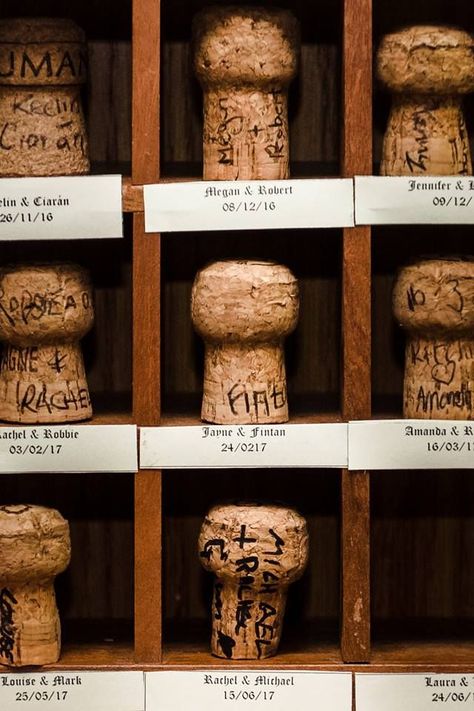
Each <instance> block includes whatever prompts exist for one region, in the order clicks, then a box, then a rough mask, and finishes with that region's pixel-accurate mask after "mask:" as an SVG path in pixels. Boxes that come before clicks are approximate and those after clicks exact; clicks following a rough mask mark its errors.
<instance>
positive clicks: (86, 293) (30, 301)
mask: <svg viewBox="0 0 474 711" xmlns="http://www.w3.org/2000/svg"><path fill="white" fill-rule="evenodd" d="M93 321H94V310H93V301H92V291H91V284H90V279H89V273H88V272H87V270H86V269H83V268H82V267H80V266H78V265H75V264H67V263H65V264H31V265H27V264H18V265H11V266H7V267H4V268H2V269H0V338H1V339H4V340H6V341H9V342H10V343H12V344H13V345H19V346H26V345H30V344H31V343H36V344H38V343H41V344H47V343H56V342H57V341H58V337H59V340H60V341H62V342H67V341H75V340H79V339H80V338H82V336H84V335H85V334H86V333H87V331H89V329H90V328H91V326H92V323H93Z"/></svg>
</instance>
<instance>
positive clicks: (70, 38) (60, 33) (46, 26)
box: [0, 17, 86, 44]
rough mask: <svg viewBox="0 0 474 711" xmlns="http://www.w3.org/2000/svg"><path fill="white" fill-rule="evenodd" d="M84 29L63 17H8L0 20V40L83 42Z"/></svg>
mask: <svg viewBox="0 0 474 711" xmlns="http://www.w3.org/2000/svg"><path fill="white" fill-rule="evenodd" d="M85 41H86V36H85V33H84V30H83V29H82V28H81V27H79V25H76V23H75V22H73V21H72V20H68V19H67V18H65V17H9V18H6V19H2V20H0V42H13V43H18V44H30V43H31V44H33V43H34V44H36V43H37V42H46V43H57V42H85Z"/></svg>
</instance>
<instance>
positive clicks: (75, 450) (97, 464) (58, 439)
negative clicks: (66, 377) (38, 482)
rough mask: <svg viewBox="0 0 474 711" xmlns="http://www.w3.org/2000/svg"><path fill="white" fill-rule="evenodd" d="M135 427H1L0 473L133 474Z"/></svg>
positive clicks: (135, 467) (134, 469)
mask: <svg viewBox="0 0 474 711" xmlns="http://www.w3.org/2000/svg"><path fill="white" fill-rule="evenodd" d="M137 468H138V453H137V428H136V425H48V426H43V425H41V426H40V425H27V426H25V427H21V426H19V427H0V473H1V474H11V473H13V474H16V473H22V472H49V471H53V472H71V473H72V472H136V471H137Z"/></svg>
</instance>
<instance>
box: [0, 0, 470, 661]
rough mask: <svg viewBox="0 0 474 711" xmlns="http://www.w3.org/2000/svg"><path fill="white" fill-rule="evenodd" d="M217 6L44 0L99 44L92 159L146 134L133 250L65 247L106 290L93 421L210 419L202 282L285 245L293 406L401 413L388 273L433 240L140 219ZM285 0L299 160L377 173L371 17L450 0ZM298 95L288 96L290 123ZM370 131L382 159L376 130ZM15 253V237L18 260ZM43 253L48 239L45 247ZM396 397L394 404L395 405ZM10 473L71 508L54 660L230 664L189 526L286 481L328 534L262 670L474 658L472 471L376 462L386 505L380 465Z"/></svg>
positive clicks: (306, 172)
mask: <svg viewBox="0 0 474 711" xmlns="http://www.w3.org/2000/svg"><path fill="white" fill-rule="evenodd" d="M15 4H16V3H15V2H13V0H6V2H5V10H3V9H2V12H4V13H5V14H7V15H14V14H15V11H16V8H15ZM28 4H31V8H28ZM204 4H205V3H204V2H201V0H180V1H179V2H175V1H174V0H162V3H161V7H160V1H159V0H123V2H122V3H120V4H119V6H116V4H115V3H108V2H105V3H103V4H101V8H105V9H103V12H102V10H101V13H102V14H101V16H100V17H98V16H97V15H96V14H95V13H96V12H98V9H97V8H96V7H95V6H93V5H87V4H86V5H84V4H83V3H81V2H75V1H74V0H73V2H71V3H70V4H69V5H68V6H67V8H65V7H63V3H60V2H59V0H57V1H56V0H43V2H42V3H41V6H44V9H43V14H45V15H47V14H50V15H57V16H61V15H62V14H64V12H65V10H67V14H68V15H69V16H70V17H72V18H73V19H75V20H76V21H77V22H78V23H79V24H82V25H83V26H84V28H85V29H86V32H87V33H88V34H89V37H90V38H91V48H92V50H93V51H92V54H91V67H92V77H93V78H94V81H95V83H93V84H92V89H93V91H92V98H90V100H89V112H90V119H89V121H90V125H91V132H92V133H91V135H92V146H93V151H95V154H94V152H93V156H92V157H93V159H95V166H94V170H95V172H98V171H99V170H100V165H99V164H100V163H101V162H103V161H108V163H109V164H110V162H112V165H113V167H112V169H109V167H107V170H108V172H113V170H115V171H117V170H118V169H120V170H121V172H124V171H123V169H122V168H121V163H122V162H123V161H124V160H125V161H127V158H128V154H127V145H129V140H130V139H131V147H132V151H131V156H130V157H131V171H129V170H128V169H127V168H126V169H125V174H126V177H125V178H124V191H123V194H124V209H125V211H126V212H130V213H132V220H133V224H130V221H129V220H128V216H127V219H126V224H125V227H126V230H125V240H124V241H123V243H120V244H119V245H118V246H116V243H114V244H113V245H112V247H111V244H110V243H107V244H105V245H104V244H98V243H94V244H91V245H87V247H86V248H85V251H83V250H84V248H83V247H82V243H80V244H79V243H74V244H72V245H71V244H69V245H66V246H64V245H63V246H61V245H59V246H56V244H55V246H54V249H55V250H58V251H59V252H60V253H61V255H62V254H63V253H64V254H67V255H68V256H69V257H70V258H71V259H72V258H76V259H77V254H81V255H82V261H84V262H85V263H86V264H88V265H89V266H92V267H93V271H94V277H95V281H96V283H97V284H98V286H99V296H98V318H97V324H98V325H97V329H96V336H95V339H96V340H95V341H94V342H91V343H90V344H89V351H90V354H89V355H90V357H91V358H94V359H95V360H94V363H96V361H97V358H98V362H99V365H94V367H93V373H92V378H91V382H92V385H91V391H92V397H93V398H94V395H95V396H96V399H99V400H100V395H101V394H102V393H103V394H105V393H107V392H108V393H109V394H110V392H111V393H112V395H113V398H111V399H109V401H107V399H105V402H106V404H105V405H104V407H103V408H102V410H101V409H100V408H99V414H98V416H97V418H96V419H95V420H94V424H96V423H99V424H102V423H108V424H110V423H117V422H121V423H123V422H133V423H135V424H137V425H139V426H145V425H146V426H157V425H159V424H160V423H165V424H198V423H199V405H198V400H199V389H200V383H199V379H200V370H201V366H202V364H201V363H200V358H201V354H200V352H199V346H198V345H197V339H194V336H193V335H192V330H191V326H190V320H189V315H188V299H189V292H190V286H191V282H192V278H193V276H194V273H195V271H196V269H197V268H199V266H201V265H202V264H203V263H205V262H206V261H209V260H210V259H213V258H217V257H222V256H239V253H241V252H242V251H246V252H251V254H252V256H253V254H257V255H260V256H267V257H275V258H277V259H280V260H281V261H283V262H284V263H287V264H289V266H291V267H292V269H293V270H294V271H295V273H296V275H297V276H298V277H299V278H300V279H301V283H302V292H303V306H302V320H301V324H300V326H299V328H298V331H297V334H296V336H295V337H292V342H291V343H290V345H289V384H290V396H291V397H292V400H291V401H290V405H291V404H292V403H294V407H293V414H292V420H291V421H293V422H328V421H331V422H334V421H336V422H337V421H343V422H345V421H349V420H353V419H370V417H371V416H372V405H374V415H373V416H374V417H381V416H387V415H389V416H392V417H401V364H400V360H399V353H398V350H399V344H400V343H401V340H400V339H401V336H398V335H396V329H395V326H393V327H392V317H391V312H390V284H391V281H392V278H393V275H394V272H395V270H396V268H397V267H398V266H400V265H401V264H403V261H404V260H405V259H406V258H407V257H408V256H409V255H410V254H417V253H419V250H422V253H423V252H424V253H426V252H427V251H430V250H431V249H432V230H426V229H417V230H416V234H415V233H414V230H408V229H406V228H404V229H402V230H400V231H399V232H398V231H397V232H395V231H394V230H393V229H392V230H388V229H382V228H380V229H377V230H375V231H374V239H373V240H371V230H370V228H368V227H357V228H347V229H344V230H340V231H338V230H332V231H318V230H311V231H306V232H305V234H298V233H296V232H293V231H280V232H279V233H278V234H276V235H275V234H272V235H271V236H270V235H269V234H268V233H266V232H261V233H256V234H252V235H249V234H247V233H242V234H239V233H233V234H232V235H230V236H229V235H215V234H211V235H209V234H191V235H185V236H183V235H172V236H170V235H166V236H164V237H163V238H160V236H159V235H152V234H145V230H144V214H143V196H142V192H143V190H142V186H143V185H144V184H150V183H156V182H160V181H167V182H168V181H170V180H173V179H180V180H183V179H184V180H190V179H198V178H199V170H200V166H199V160H200V158H199V118H198V117H199V90H198V88H197V86H196V85H194V84H192V82H191V80H190V79H189V78H188V77H189V68H188V65H187V59H188V53H189V31H190V19H191V17H192V15H193V14H194V13H195V12H196V11H197V10H199V9H200V8H201V7H202V6H204ZM261 4H262V5H264V4H265V0H262V2H261ZM279 4H280V5H282V6H288V7H291V8H292V10H293V12H294V13H295V15H296V16H297V17H299V19H300V20H301V21H302V27H303V67H302V74H301V78H300V80H299V87H298V88H296V89H292V92H293V94H290V96H293V97H294V99H295V101H294V105H296V104H297V103H298V102H300V105H301V106H302V109H301V111H299V112H298V110H295V111H296V113H295V115H294V116H293V118H292V121H293V125H295V124H297V126H298V130H297V131H295V141H294V144H293V145H294V148H293V149H292V150H293V158H294V160H293V161H292V175H293V176H294V177H307V176H312V177H318V176H321V175H328V174H330V175H331V174H332V175H335V176H339V177H341V176H343V177H352V176H354V175H370V174H372V173H373V172H374V167H373V160H372V145H373V118H372V116H373V106H372V103H373V102H372V66H373V53H372V25H373V21H374V26H375V28H376V33H375V41H378V36H379V34H380V33H381V32H383V31H387V30H389V29H392V28H393V27H396V26H399V25H400V24H403V23H407V22H429V21H431V20H437V19H439V16H440V14H442V13H443V12H445V10H444V9H443V7H442V5H443V3H442V2H434V0H432V1H431V2H428V0H426V1H425V0H424V1H423V2H420V3H416V8H415V7H411V6H412V5H414V4H413V3H412V2H404V1H399V2H397V3H384V2H380V1H379V2H378V3H375V7H374V9H372V3H371V0H341V2H340V3H337V2H334V3H333V2H331V1H330V0H326V1H325V2H322V3H314V4H313V3H306V2H304V0H297V1H296V2H291V1H287V2H281V3H279ZM24 5H25V7H24V14H25V15H26V14H27V13H28V10H31V12H32V13H34V14H38V6H37V3H33V2H31V3H29V2H25V3H24ZM449 5H450V12H451V13H454V14H451V15H450V18H451V20H450V21H451V22H457V23H458V24H460V25H462V26H464V27H465V28H466V29H471V30H472V29H474V10H473V8H471V3H469V2H468V0H459V2H453V3H449ZM446 12H447V11H446ZM434 14H436V15H437V16H436V17H434V16H433V15H434ZM456 15H458V16H456ZM160 17H161V19H162V22H161V25H160ZM448 19H449V18H448ZM130 46H131V61H132V71H131V83H130V82H129V78H130V76H129V68H130V54H129V51H130V50H129V48H130ZM160 59H161V73H160ZM339 60H340V61H339ZM340 62H342V79H341V78H340V77H341V73H340V72H341V66H340ZM321 77H323V79H324V81H323V79H321ZM318 82H320V86H321V92H319V93H318V92H316V88H317V85H318ZM160 87H161V92H160ZM311 92H314V94H311ZM379 102H380V106H381V107H382V113H383V107H384V106H385V107H386V105H387V102H386V99H385V98H384V97H383V95H382V94H381V93H380V94H376V102H375V103H376V106H375V109H376V110H375V116H376V118H377V117H378V113H377V112H378V110H379ZM130 106H131V135H130V134H129V133H128V132H129V129H130V122H129V121H128V117H129V111H130ZM291 106H292V104H291V99H290V117H291V116H292V113H291V112H292V108H291ZM92 110H93V111H94V112H95V113H94V114H93V113H92ZM318 111H319V115H318V113H317V112H318ZM124 117H125V118H124ZM318 120H319V123H318ZM377 120H378V118H377ZM472 125H473V124H472V123H471V126H472ZM377 130H378V127H377ZM160 135H161V140H160ZM290 135H291V133H290ZM376 139H377V140H376V141H375V146H376V150H375V159H376V160H377V159H378V156H379V155H380V140H379V139H378V132H376ZM338 159H339V163H338V162H337V161H338ZM436 234H437V237H436V240H435V242H436V248H437V250H438V251H441V252H446V253H448V250H449V249H452V244H453V242H452V240H454V242H455V244H456V246H457V247H458V249H460V250H461V251H463V252H468V251H469V246H468V237H467V236H466V235H467V231H466V230H463V229H462V228H457V229H451V230H444V231H442V232H437V233H436ZM399 235H400V236H399ZM447 237H449V239H446V238H447ZM394 238H395V239H394ZM446 244H448V246H447V247H446V246H445V245H446ZM394 245H395V246H394ZM21 249H24V246H22V245H20V246H18V245H17V246H13V247H10V248H9V251H8V257H9V258H11V257H14V256H16V254H17V253H18V252H20V253H21ZM31 249H32V250H34V252H35V253H38V254H41V253H42V252H43V253H44V254H51V251H48V250H51V246H50V245H47V244H46V243H39V244H37V245H35V246H34V247H33V246H31ZM55 256H57V255H56V252H55ZM79 261H81V260H79ZM372 263H373V266H372ZM160 270H161V273H162V277H161V278H160ZM110 275H112V276H110ZM372 304H373V305H374V309H373V315H372ZM160 306H161V309H160ZM160 311H161V314H162V319H161V317H160ZM372 324H373V337H372V336H371V331H372ZM132 326H133V327H132ZM132 334H133V335H132ZM394 338H398V339H399V340H398V341H397V343H398V346H395V347H394V346H393V343H392V340H393V339H394ZM160 348H161V356H160ZM397 348H398V350H397ZM384 349H386V350H384ZM372 356H373V363H374V365H373V367H372V366H371V359H372ZM86 357H87V350H86ZM131 362H132V363H133V372H131V371H130V363H131ZM160 370H162V375H161V374H160ZM372 387H373V388H374V395H373V397H372V394H371V391H372ZM379 395H380V396H381V397H379ZM382 396H383V397H382ZM387 399H388V401H389V403H392V402H393V401H395V402H396V405H395V406H394V407H393V406H392V405H391V404H389V406H388V408H387V407H386V405H385V402H386V401H387ZM162 403H163V407H162ZM5 481H6V486H5V493H4V496H2V499H3V498H5V497H6V498H10V500H12V501H13V500H15V501H16V500H22V499H25V498H29V499H31V500H32V503H46V504H47V505H53V506H56V507H57V508H59V509H60V510H61V511H62V513H63V514H64V515H65V516H66V517H67V518H69V519H70V520H71V523H72V530H73V563H72V569H71V570H72V572H71V573H68V574H66V575H67V576H69V577H66V582H65V583H63V584H62V585H61V583H59V598H60V606H61V600H64V601H65V603H66V604H65V607H66V608H68V609H66V612H65V614H64V646H63V654H62V657H61V660H60V662H59V663H58V665H57V666H58V667H60V668H63V669H80V668H82V669H97V668H101V669H102V668H103V669H109V668H116V669H132V668H134V669H136V668H138V669H161V668H167V669H175V668H179V669H193V668H223V667H225V668H227V669H228V668H230V666H231V664H229V663H227V662H225V661H223V660H218V659H216V658H213V657H212V656H211V655H210V653H209V646H208V636H209V625H210V623H209V620H208V609H209V595H208V594H207V593H206V591H205V590H203V586H205V583H203V579H204V578H203V576H204V574H202V575H201V572H200V570H199V564H198V561H197V555H196V552H195V543H194V541H195V540H196V538H197V530H198V526H199V523H200V520H201V519H202V517H203V516H204V514H205V511H206V509H207V507H208V506H209V505H210V504H211V503H213V502H215V501H217V500H219V499H221V498H226V497H229V496H237V497H245V496H261V495H264V494H267V495H268V492H271V495H273V496H276V498H281V499H285V500H286V501H288V503H290V504H291V503H294V504H296V505H299V506H300V508H302V509H303V511H302V512H303V513H304V514H305V515H306V516H307V517H308V520H309V524H310V537H311V543H312V545H313V547H312V553H311V561H310V566H309V568H310V569H309V571H308V574H307V578H306V581H305V580H303V581H302V582H301V583H300V584H299V586H300V587H299V588H298V589H297V590H296V591H295V593H293V591H290V609H289V611H288V620H287V623H288V625H287V629H286V630H284V640H283V644H282V648H281V653H280V654H279V655H278V656H277V657H275V658H274V659H271V660H268V661H265V662H263V663H261V664H259V666H262V667H267V668H272V667H273V668H274V667H279V668H305V669H325V670H361V669H362V670H371V671H394V670H397V671H420V670H425V669H426V670H427V669H430V670H432V671H447V670H449V671H471V672H472V671H474V637H473V636H472V634H471V636H470V638H469V636H467V639H466V635H467V632H472V631H473V630H472V627H473V625H472V620H473V619H474V614H473V613H474V603H473V599H474V598H473V595H472V589H473V588H472V572H473V569H474V558H473V556H474V554H473V552H472V550H474V547H473V546H472V545H470V542H471V541H472V513H471V512H470V510H469V505H468V502H469V500H471V501H472V500H473V494H474V492H473V488H474V485H473V483H472V478H471V477H470V475H469V473H462V474H460V473H459V472H446V473H445V472H441V473H431V472H428V473H425V472H423V473H419V472H416V473H414V472H403V473H390V474H389V473H387V472H380V473H377V474H375V475H374V476H373V484H372V486H373V488H372V498H373V505H372V509H371V507H370V497H369V473H368V472H347V471H342V472H333V471H329V470H321V471H313V470H307V471H301V470H297V471H287V470H275V471H267V470H254V471H249V470H245V471H238V472H237V471H235V470H221V471H217V472H216V471H210V472H208V471H200V472H198V473H196V472H193V471H175V470H173V471H166V472H163V473H161V472H159V471H152V470H150V471H144V470H142V471H140V472H139V473H137V474H136V475H135V477H134V482H132V478H131V477H128V476H127V475H124V476H122V477H120V476H118V475H115V476H114V477H112V475H97V476H95V475H94V476H93V475H71V476H70V475H68V476H67V477H59V476H55V475H54V474H51V475H47V476H46V475H28V476H24V475H22V476H16V477H12V476H7V477H5ZM133 485H134V492H133V488H132V487H133ZM133 501H134V504H133ZM371 515H372V516H371ZM74 546H75V547H74ZM133 549H134V554H133ZM370 559H371V561H370ZM370 567H372V577H371V572H370ZM133 571H134V583H133ZM438 571H439V572H438ZM207 592H208V591H207ZM292 594H294V595H295V600H296V602H295V605H294V607H293V608H292V607H291V595H292ZM371 596H372V606H371ZM132 605H133V611H132ZM69 618H71V619H69ZM109 618H112V619H109ZM468 620H470V621H471V628H470V629H469V630H468ZM371 621H372V628H373V629H372V635H371ZM132 623H133V627H134V632H132ZM460 630H462V635H463V636H462V637H461V636H459V635H460ZM235 666H239V664H236V665H235ZM240 666H241V665H240ZM244 666H246V667H247V668H248V667H249V664H245V665H244Z"/></svg>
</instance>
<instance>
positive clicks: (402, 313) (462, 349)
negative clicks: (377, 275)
mask: <svg viewBox="0 0 474 711" xmlns="http://www.w3.org/2000/svg"><path fill="white" fill-rule="evenodd" d="M393 309H394V314H395V318H396V319H397V321H398V322H399V324H400V325H401V326H402V327H403V328H405V329H406V330H407V343H406V353H405V380H404V407H403V414H404V416H405V417H408V418H427V419H447V420H471V419H473V418H474V415H473V390H474V261H461V260H456V259H432V260H425V261H420V262H417V263H416V264H413V265H411V266H408V267H405V268H404V269H402V270H401V271H400V273H399V275H398V278H397V281H396V284H395V288H394V292H393Z"/></svg>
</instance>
